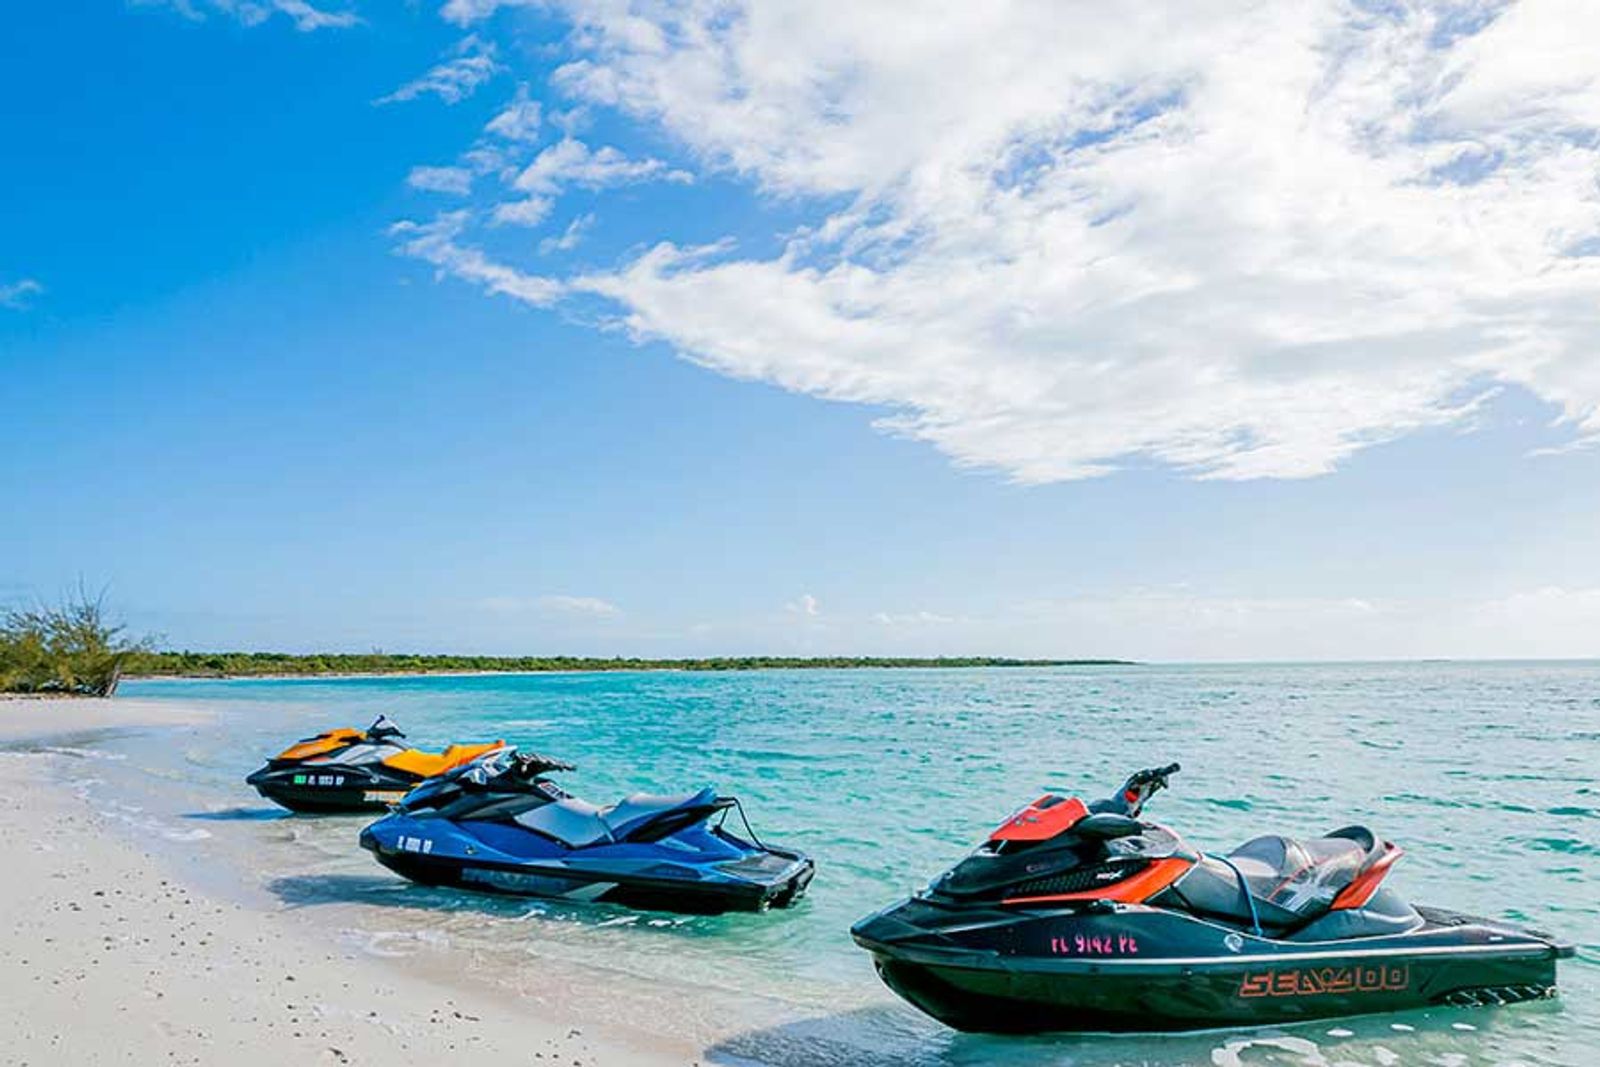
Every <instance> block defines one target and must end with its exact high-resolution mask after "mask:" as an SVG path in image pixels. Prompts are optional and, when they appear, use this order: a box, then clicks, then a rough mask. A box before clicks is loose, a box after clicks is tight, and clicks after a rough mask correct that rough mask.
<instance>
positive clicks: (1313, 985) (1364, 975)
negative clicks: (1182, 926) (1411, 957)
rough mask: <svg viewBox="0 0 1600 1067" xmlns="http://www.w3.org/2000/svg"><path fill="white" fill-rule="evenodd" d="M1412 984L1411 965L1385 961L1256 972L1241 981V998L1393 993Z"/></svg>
mask: <svg viewBox="0 0 1600 1067" xmlns="http://www.w3.org/2000/svg"><path fill="white" fill-rule="evenodd" d="M1410 987H1411V968H1410V967H1408V966H1401V967H1392V966H1387V965H1383V964H1379V965H1375V966H1358V967H1307V968H1305V969H1303V970H1292V971H1253V972H1251V973H1249V974H1246V975H1245V976H1244V980H1243V981H1242V982H1240V983H1239V996H1241V997H1246V998H1248V997H1316V996H1326V995H1331V994H1336V993H1392V992H1398V991H1399V990H1402V989H1409V988H1410Z"/></svg>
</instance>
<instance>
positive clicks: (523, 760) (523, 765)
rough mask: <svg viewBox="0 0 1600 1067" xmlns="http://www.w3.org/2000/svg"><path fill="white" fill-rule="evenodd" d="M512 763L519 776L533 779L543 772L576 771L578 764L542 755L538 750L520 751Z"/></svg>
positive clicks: (512, 768) (513, 769)
mask: <svg viewBox="0 0 1600 1067" xmlns="http://www.w3.org/2000/svg"><path fill="white" fill-rule="evenodd" d="M514 760H515V762H513V763H512V765H511V768H510V769H511V771H512V772H513V773H514V774H516V776H517V777H518V778H527V779H530V780H531V779H533V778H537V777H538V776H539V775H541V774H548V773H549V772H551V771H575V770H577V769H578V768H577V765H576V764H572V763H568V762H567V761H566V760H559V759H555V758H553V757H550V756H541V755H540V754H539V753H537V752H518V753H517V754H516V756H515V757H514Z"/></svg>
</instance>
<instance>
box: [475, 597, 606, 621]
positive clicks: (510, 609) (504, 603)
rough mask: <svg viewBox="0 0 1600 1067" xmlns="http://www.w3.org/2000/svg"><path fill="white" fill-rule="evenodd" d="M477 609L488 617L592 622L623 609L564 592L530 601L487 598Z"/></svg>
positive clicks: (521, 598)
mask: <svg viewBox="0 0 1600 1067" xmlns="http://www.w3.org/2000/svg"><path fill="white" fill-rule="evenodd" d="M477 606H478V608H479V609H480V610H482V611H485V612H488V613H489V614H491V615H526V614H528V613H529V612H536V613H539V614H543V615H566V616H583V617H588V618H591V619H613V618H618V617H620V616H621V615H622V609H621V608H619V607H617V605H615V604H613V603H612V602H611V601H609V600H603V599H601V598H600V597H596V596H569V595H567V594H564V593H548V594H545V595H544V596H536V597H532V598H531V599H530V598H528V597H520V596H507V595H498V596H490V597H484V598H483V599H481V600H479V601H478V602H477Z"/></svg>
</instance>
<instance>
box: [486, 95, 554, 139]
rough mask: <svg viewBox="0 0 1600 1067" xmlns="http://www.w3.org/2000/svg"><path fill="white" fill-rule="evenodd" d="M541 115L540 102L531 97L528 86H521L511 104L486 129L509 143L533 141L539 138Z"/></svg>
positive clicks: (491, 120) (490, 121)
mask: <svg viewBox="0 0 1600 1067" xmlns="http://www.w3.org/2000/svg"><path fill="white" fill-rule="evenodd" d="M540 115H541V108H540V105H539V101H537V100H534V99H531V98H530V97H529V95H528V87H527V86H526V85H519V86H517V95H516V96H515V97H513V98H512V100H511V103H509V104H507V105H506V106H505V107H504V108H502V109H501V111H500V113H499V114H497V115H495V117H494V118H492V119H490V120H489V125H488V126H486V127H484V129H486V130H487V131H488V132H490V133H492V134H494V135H495V136H497V137H504V138H505V139H506V140H508V141H533V140H537V139H538V136H539V124H540Z"/></svg>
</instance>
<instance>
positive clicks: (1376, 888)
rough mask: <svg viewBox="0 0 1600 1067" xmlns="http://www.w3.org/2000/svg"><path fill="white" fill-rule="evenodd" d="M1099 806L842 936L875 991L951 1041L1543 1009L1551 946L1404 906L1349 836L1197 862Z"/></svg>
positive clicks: (1383, 864)
mask: <svg viewBox="0 0 1600 1067" xmlns="http://www.w3.org/2000/svg"><path fill="white" fill-rule="evenodd" d="M1177 770H1178V765H1177V764H1176V763H1174V764H1172V765H1171V766H1169V767H1162V768H1159V769H1156V770H1148V771H1141V772H1139V773H1138V774H1135V775H1133V776H1132V777H1131V778H1129V779H1128V782H1127V784H1126V785H1125V786H1124V787H1123V789H1122V792H1121V793H1119V794H1118V795H1117V796H1116V797H1114V798H1112V799H1110V800H1104V801H1098V802H1096V803H1093V804H1085V803H1084V802H1083V801H1081V800H1078V799H1076V798H1068V797H1061V796H1054V795H1047V796H1044V797H1041V798H1040V799H1038V800H1036V801H1034V802H1033V803H1032V804H1031V805H1029V806H1028V807H1027V808H1024V809H1023V810H1022V811H1020V812H1018V813H1017V814H1016V815H1014V816H1012V817H1011V818H1010V819H1008V820H1007V821H1006V822H1005V823H1004V824H1003V825H1002V826H1001V827H1000V828H999V829H997V830H996V831H995V832H994V833H993V834H992V835H991V836H990V838H989V840H988V841H986V842H985V843H984V844H983V845H982V846H980V847H979V848H978V850H977V851H976V852H974V853H972V854H971V855H970V856H968V857H967V858H966V859H965V860H963V861H961V862H960V863H959V864H957V865H956V866H955V867H954V868H952V869H951V870H949V871H947V872H946V873H945V874H943V875H941V876H940V877H939V878H937V879H935V880H934V882H933V884H932V885H930V886H929V887H928V888H927V889H926V890H923V891H922V892H920V893H918V894H917V895H916V896H914V897H912V898H910V899H909V900H905V901H903V902H901V903H899V904H896V905H894V906H893V907H891V908H887V909H885V910H883V911H880V912H878V913H877V914H875V915H871V916H869V917H867V918H865V919H862V920H861V921H860V922H858V923H856V925H855V926H854V927H853V928H852V929H851V934H852V935H853V936H854V937H855V940H856V943H857V944H859V945H860V946H861V947H862V948H864V949H866V950H867V951H868V952H871V953H872V956H873V962H874V963H875V964H876V966H877V969H878V974H879V975H880V976H881V977H882V978H883V980H884V982H885V983H887V984H888V986H889V988H891V989H893V990H894V991H895V992H896V993H898V994H900V995H901V996H902V997H904V998H905V999H906V1000H908V1001H910V1002H911V1003H912V1004H913V1005H915V1006H916V1007H918V1008H920V1009H921V1010H923V1011H925V1012H927V1013H928V1014H929V1015H932V1016H933V1017H934V1018H936V1019H938V1020H940V1021H941V1022H943V1023H945V1024H947V1025H949V1026H952V1027H955V1028H956V1029H958V1030H970V1031H988V1032H1009V1033H1032V1032H1039V1031H1084V1030H1088V1031H1119V1030H1186V1029H1202V1028H1207V1027H1217V1026H1232V1025H1254V1024H1260V1023H1282V1022H1288V1021H1293V1020H1298V1019H1309V1018H1317V1017H1324V1016H1333V1015H1352V1014H1358V1013H1363V1012H1374V1011H1394V1010H1398V1009H1402V1008H1416V1007H1425V1006H1428V1005H1436V1004H1449V1005H1463V1006H1465V1005H1481V1004H1507V1003H1511V1002H1514V1001H1522V1000H1536V999H1539V998H1543V997H1549V996H1553V995H1554V994H1555V990H1556V960H1558V959H1562V958H1566V957H1569V956H1571V955H1572V953H1573V947H1572V946H1571V945H1570V944H1566V943H1563V942H1560V941H1557V940H1555V939H1554V938H1552V937H1551V936H1550V935H1548V934H1543V933H1539V932H1537V931H1533V930H1525V929H1522V928H1520V927H1516V926H1511V925H1508V924H1506V923H1502V922H1497V921H1494V920H1491V919H1479V918H1474V917H1472V916H1469V915H1460V914H1457V913H1455V912H1452V911H1447V910H1444V909H1442V908H1429V907H1421V906H1413V905H1411V904H1408V903H1406V902H1405V901H1404V900H1402V899H1400V897H1398V896H1397V895H1395V893H1394V892H1393V891H1391V890H1390V889H1388V888H1386V887H1385V886H1384V885H1383V880H1384V876H1385V875H1386V874H1388V872H1389V870H1390V868H1391V867H1392V866H1393V864H1394V862H1395V861H1396V860H1397V859H1399V857H1400V855H1401V850H1400V849H1399V848H1397V847H1396V846H1395V845H1392V844H1390V843H1389V842H1387V841H1383V840H1381V839H1380V838H1378V837H1377V836H1376V835H1375V834H1373V832H1372V831H1371V830H1368V829H1367V828H1365V827H1362V826H1347V827H1344V828H1343V829H1339V830H1334V831H1333V832H1332V833H1329V834H1327V835H1326V836H1323V837H1319V838H1314V839H1311V840H1303V841H1297V840H1291V839H1289V838H1286V837H1277V836H1270V835H1269V836H1265V837H1257V838H1255V839H1253V840H1251V841H1248V842H1246V843H1245V844H1243V845H1241V846H1240V847H1238V848H1237V849H1235V850H1233V851H1232V852H1230V853H1228V854H1227V855H1226V856H1214V855H1208V854H1205V853H1202V852H1199V851H1197V850H1195V849H1193V848H1191V847H1190V846H1189V845H1188V844H1186V843H1185V842H1184V841H1183V839H1182V838H1180V837H1179V836H1178V835H1177V834H1176V833H1174V832H1173V831H1171V830H1169V829H1167V828H1166V827H1164V826H1159V825H1157V824H1155V823H1150V822H1141V821H1140V820H1139V818H1138V816H1139V813H1140V810H1141V809H1142V807H1143V806H1144V802H1145V801H1146V800H1148V799H1149V797H1150V796H1151V794H1153V793H1154V792H1156V791H1157V790H1158V789H1161V788H1163V787H1165V786H1166V784H1167V779H1168V777H1169V776H1170V775H1172V774H1173V773H1174V772H1175V771H1177Z"/></svg>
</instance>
